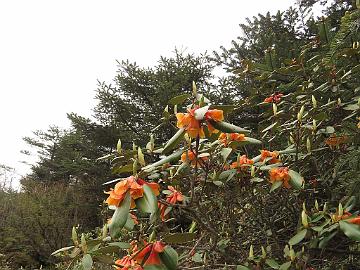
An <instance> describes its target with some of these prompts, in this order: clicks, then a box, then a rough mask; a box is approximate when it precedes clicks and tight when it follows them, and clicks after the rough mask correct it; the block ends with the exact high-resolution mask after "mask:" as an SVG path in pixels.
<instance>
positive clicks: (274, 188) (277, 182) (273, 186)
mask: <svg viewBox="0 0 360 270" xmlns="http://www.w3.org/2000/svg"><path fill="white" fill-rule="evenodd" d="M281 186H282V181H275V182H274V183H273V184H272V186H271V189H270V192H273V191H274V190H276V189H278V188H279V187H281Z"/></svg>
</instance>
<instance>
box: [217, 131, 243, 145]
mask: <svg viewBox="0 0 360 270" xmlns="http://www.w3.org/2000/svg"><path fill="white" fill-rule="evenodd" d="M219 141H220V142H221V143H222V144H223V145H224V146H227V145H228V144H229V143H231V142H242V141H245V134H242V133H221V134H220V136H219Z"/></svg>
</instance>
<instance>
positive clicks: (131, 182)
mask: <svg viewBox="0 0 360 270" xmlns="http://www.w3.org/2000/svg"><path fill="white" fill-rule="evenodd" d="M144 184H147V185H149V187H150V188H151V189H152V190H153V192H154V194H155V195H156V196H157V195H159V185H158V184H157V183H148V182H146V181H144V180H142V179H140V178H138V179H136V178H135V177H134V176H130V177H128V178H126V179H124V180H122V181H121V182H119V183H117V184H116V185H115V188H114V189H111V190H110V191H108V192H105V193H106V194H109V197H108V198H107V199H106V203H107V204H108V205H115V206H119V204H120V203H121V202H122V201H123V200H124V198H125V195H126V193H127V192H128V191H130V196H131V208H134V207H135V201H134V200H136V199H138V198H141V197H142V196H143V194H144V189H143V185H144Z"/></svg>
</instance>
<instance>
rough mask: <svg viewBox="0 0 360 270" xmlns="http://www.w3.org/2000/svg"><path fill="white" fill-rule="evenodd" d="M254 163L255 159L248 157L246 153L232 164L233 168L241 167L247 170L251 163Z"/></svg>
mask: <svg viewBox="0 0 360 270" xmlns="http://www.w3.org/2000/svg"><path fill="white" fill-rule="evenodd" d="M252 164H254V161H253V160H251V159H248V158H247V156H246V155H242V156H241V157H240V158H239V160H237V161H236V162H233V163H232V164H231V165H230V168H231V169H240V170H242V171H244V170H245V171H246V170H247V169H248V167H249V165H252Z"/></svg>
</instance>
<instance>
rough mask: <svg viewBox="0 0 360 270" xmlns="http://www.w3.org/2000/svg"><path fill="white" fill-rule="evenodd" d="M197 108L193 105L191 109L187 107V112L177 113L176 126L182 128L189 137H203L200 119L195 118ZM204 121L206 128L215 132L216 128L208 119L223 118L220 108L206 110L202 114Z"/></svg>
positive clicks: (220, 119) (218, 119) (219, 119)
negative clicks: (203, 114)
mask: <svg viewBox="0 0 360 270" xmlns="http://www.w3.org/2000/svg"><path fill="white" fill-rule="evenodd" d="M197 109H199V107H195V108H193V109H188V112H187V113H177V114H176V118H177V127H178V128H184V129H185V130H186V132H187V134H188V135H189V136H190V137H191V138H196V137H200V138H204V137H205V133H204V129H203V127H202V120H197V119H196V118H195V111H196V110H197ZM204 119H205V121H206V122H207V126H208V130H209V132H210V134H211V133H216V132H217V130H216V129H214V127H213V126H212V125H211V124H210V123H209V122H208V121H209V120H213V121H217V122H218V121H222V120H224V115H223V111H222V110H208V111H207V112H206V113H205V116H204Z"/></svg>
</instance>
